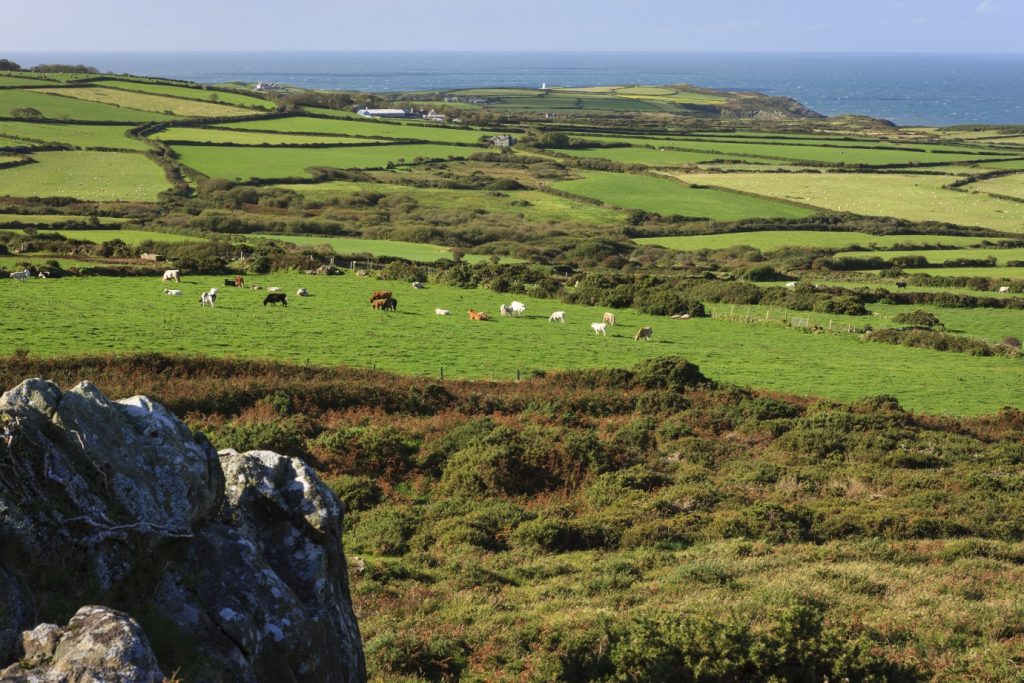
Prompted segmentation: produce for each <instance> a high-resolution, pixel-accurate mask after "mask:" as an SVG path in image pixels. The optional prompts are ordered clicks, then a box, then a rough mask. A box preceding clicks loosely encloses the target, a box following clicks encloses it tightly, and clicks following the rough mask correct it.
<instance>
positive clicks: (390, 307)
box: [370, 297, 398, 311]
mask: <svg viewBox="0 0 1024 683" xmlns="http://www.w3.org/2000/svg"><path fill="white" fill-rule="evenodd" d="M370 305H371V306H373V309H374V310H375V311H397V310H398V301H397V300H396V299H392V298H391V297H388V298H386V299H374V300H373V301H372V302H371V303H370Z"/></svg>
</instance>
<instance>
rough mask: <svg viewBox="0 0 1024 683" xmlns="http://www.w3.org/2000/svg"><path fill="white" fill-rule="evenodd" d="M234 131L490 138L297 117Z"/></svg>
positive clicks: (428, 128) (451, 139)
mask: <svg viewBox="0 0 1024 683" xmlns="http://www.w3.org/2000/svg"><path fill="white" fill-rule="evenodd" d="M225 127H227V128H231V129H234V130H265V131H274V132H281V133H325V134H330V135H355V136H362V137H371V138H402V139H411V140H425V141H427V142H456V143H466V144H476V143H477V142H478V141H479V140H480V136H482V135H492V134H493V133H487V132H486V131H481V130H464V129H460V128H442V127H440V126H431V125H427V124H421V125H416V124H410V123H404V124H402V123H393V122H390V121H389V122H377V121H368V120H366V119H362V118H360V119H353V120H349V119H340V120H339V119H317V118H311V117H308V116H297V117H291V118H284V119H272V120H269V121H248V122H241V123H232V124H229V125H227V126H225Z"/></svg>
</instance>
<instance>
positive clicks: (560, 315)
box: [548, 311, 565, 323]
mask: <svg viewBox="0 0 1024 683" xmlns="http://www.w3.org/2000/svg"><path fill="white" fill-rule="evenodd" d="M556 321H557V322H560V323H564V322H565V311H555V312H554V313H552V314H551V315H549V316H548V322H549V323H553V322H556Z"/></svg>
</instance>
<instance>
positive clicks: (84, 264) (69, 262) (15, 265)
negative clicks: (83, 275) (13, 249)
mask: <svg viewBox="0 0 1024 683" xmlns="http://www.w3.org/2000/svg"><path fill="white" fill-rule="evenodd" d="M50 261H56V262H57V263H58V264H60V266H61V267H62V268H91V267H95V266H96V265H97V264H98V263H100V262H98V261H84V260H82V259H74V258H65V257H64V256H61V255H60V254H19V255H16V256H0V268H4V269H6V270H21V269H22V268H24V267H25V264H29V265H32V266H35V267H36V268H42V267H44V266H48V265H49V262H50ZM2 280H3V278H0V281H2Z"/></svg>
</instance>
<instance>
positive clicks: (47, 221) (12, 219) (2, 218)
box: [0, 213, 127, 227]
mask: <svg viewBox="0 0 1024 683" xmlns="http://www.w3.org/2000/svg"><path fill="white" fill-rule="evenodd" d="M90 220H92V216H58V215H26V214H20V213H0V227H3V226H4V225H10V224H11V223H23V224H25V225H53V224H54V223H65V222H67V221H78V222H82V223H85V222H87V221H90ZM96 220H98V221H99V222H100V223H102V224H104V225H113V224H116V223H123V222H125V221H126V220H127V219H126V218H116V217H111V216H98V217H97V218H96Z"/></svg>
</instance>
